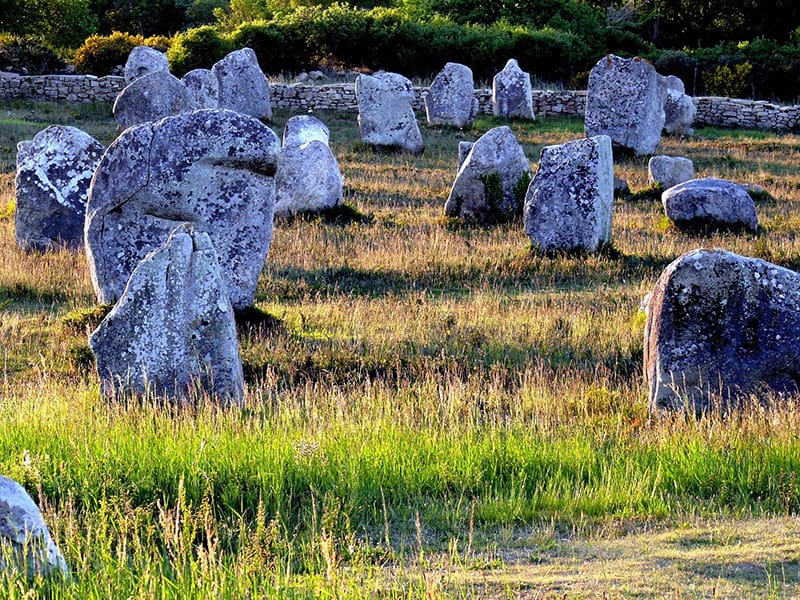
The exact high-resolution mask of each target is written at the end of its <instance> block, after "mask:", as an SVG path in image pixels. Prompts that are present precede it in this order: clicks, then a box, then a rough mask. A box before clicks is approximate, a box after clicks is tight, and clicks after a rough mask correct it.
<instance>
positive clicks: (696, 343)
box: [644, 250, 800, 412]
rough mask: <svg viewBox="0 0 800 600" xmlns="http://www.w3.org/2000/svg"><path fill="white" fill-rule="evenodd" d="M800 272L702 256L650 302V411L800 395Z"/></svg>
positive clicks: (669, 276) (684, 263) (674, 269)
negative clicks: (771, 394) (757, 396)
mask: <svg viewBox="0 0 800 600" xmlns="http://www.w3.org/2000/svg"><path fill="white" fill-rule="evenodd" d="M798 349H800V274H798V273H796V272H794V271H790V270H789V269H784V268H782V267H779V266H777V265H774V264H771V263H768V262H765V261H763V260H760V259H756V258H747V257H743V256H739V255H737V254H733V253H732V252H727V251H724V250H694V251H692V252H689V253H688V254H684V255H683V256H681V257H679V258H678V259H676V260H675V261H674V262H672V263H671V264H670V265H669V266H668V267H667V268H666V269H665V270H664V272H663V273H662V274H661V277H659V279H658V281H657V282H656V286H655V289H654V290H653V294H652V296H651V298H650V301H649V303H648V310H647V321H646V326H645V338H644V368H645V375H646V377H647V383H648V385H649V388H650V409H651V410H660V409H682V408H691V409H694V410H695V411H698V412H702V411H705V410H708V409H709V408H712V407H713V406H714V405H715V403H716V402H720V403H721V405H722V408H728V407H731V406H733V405H734V404H735V401H736V400H737V399H740V398H745V397H746V396H747V395H749V394H756V393H757V394H761V393H762V392H763V391H765V390H769V391H772V392H777V393H782V392H786V393H790V394H796V393H797V392H798V391H800V350H798Z"/></svg>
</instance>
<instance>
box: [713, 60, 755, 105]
mask: <svg viewBox="0 0 800 600" xmlns="http://www.w3.org/2000/svg"><path fill="white" fill-rule="evenodd" d="M752 71H753V65H751V64H750V63H749V62H743V63H741V64H738V65H733V66H731V67H729V66H728V65H720V66H718V67H717V68H715V69H714V70H713V71H712V72H711V73H708V74H707V75H706V76H705V87H706V90H707V91H708V93H710V94H712V95H714V96H727V97H729V98H748V97H750V95H751V93H752V92H751V90H752V84H751V73H752Z"/></svg>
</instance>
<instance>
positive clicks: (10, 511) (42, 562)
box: [0, 476, 69, 578]
mask: <svg viewBox="0 0 800 600" xmlns="http://www.w3.org/2000/svg"><path fill="white" fill-rule="evenodd" d="M0 550H2V551H0V569H2V570H3V571H9V570H17V571H21V570H23V569H25V570H26V573H25V574H26V576H27V577H28V578H33V577H35V576H37V575H41V576H47V575H59V574H60V575H63V576H65V577H66V576H68V575H69V569H68V568H67V562H66V561H65V560H64V556H63V555H62V554H61V551H60V550H59V549H58V546H56V544H55V542H54V541H53V538H52V537H51V536H50V530H49V529H48V528H47V525H46V524H45V522H44V518H43V517H42V513H41V511H40V510H39V507H38V506H36V503H35V502H34V501H33V500H32V499H31V497H30V496H29V495H28V492H26V491H25V489H24V488H23V487H22V486H21V485H20V484H19V483H17V482H16V481H14V480H13V479H9V478H8V477H3V476H0Z"/></svg>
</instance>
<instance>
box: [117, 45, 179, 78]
mask: <svg viewBox="0 0 800 600" xmlns="http://www.w3.org/2000/svg"><path fill="white" fill-rule="evenodd" d="M156 72H164V73H169V61H168V60H167V55H166V54H164V53H163V52H159V51H158V50H156V49H155V48H150V47H148V46H136V47H135V48H134V49H133V50H131V52H130V54H128V60H127V62H126V63H125V85H130V84H131V83H133V82H134V81H135V80H137V79H139V78H140V77H144V76H145V75H149V74H150V73H156Z"/></svg>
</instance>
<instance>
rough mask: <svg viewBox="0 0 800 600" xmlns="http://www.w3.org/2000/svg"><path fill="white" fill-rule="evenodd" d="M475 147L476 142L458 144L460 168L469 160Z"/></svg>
mask: <svg viewBox="0 0 800 600" xmlns="http://www.w3.org/2000/svg"><path fill="white" fill-rule="evenodd" d="M474 145H475V142H467V141H461V142H458V168H459V169H460V168H461V165H463V164H464V161H465V160H467V157H468V156H469V153H470V151H471V150H472V147H473V146H474Z"/></svg>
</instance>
